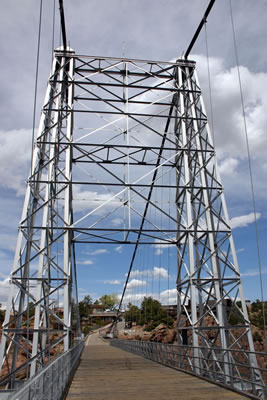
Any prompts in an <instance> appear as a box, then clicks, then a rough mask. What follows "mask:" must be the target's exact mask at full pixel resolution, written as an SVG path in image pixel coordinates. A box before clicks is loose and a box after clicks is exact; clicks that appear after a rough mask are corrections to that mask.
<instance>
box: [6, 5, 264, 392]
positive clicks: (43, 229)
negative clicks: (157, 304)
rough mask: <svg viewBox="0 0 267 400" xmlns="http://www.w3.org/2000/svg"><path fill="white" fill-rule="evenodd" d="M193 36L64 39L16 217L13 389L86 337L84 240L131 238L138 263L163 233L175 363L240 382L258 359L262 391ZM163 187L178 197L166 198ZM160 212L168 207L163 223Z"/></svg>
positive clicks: (10, 351) (10, 323) (9, 353)
mask: <svg viewBox="0 0 267 400" xmlns="http://www.w3.org/2000/svg"><path fill="white" fill-rule="evenodd" d="M211 3H213V2H211ZM206 14H207V13H206ZM206 17H207V15H205V16H204V18H203V21H202V22H203V23H204V20H206ZM200 29H201V28H200ZM196 37H197V36H196ZM196 37H195V38H194V40H193V42H192V43H191V46H190V48H189V50H188V52H187V53H186V54H185V57H184V58H181V59H178V60H177V61H176V62H159V61H147V60H146V61H144V60H134V59H127V58H124V59H121V58H105V57H91V56H79V55H77V54H76V53H75V52H74V51H73V50H72V49H70V48H69V47H67V45H66V35H65V40H64V35H63V46H62V48H59V49H57V50H56V51H55V52H54V60H53V65H52V70H51V74H50V76H49V80H48V85H47V91H46V95H45V100H44V104H43V108H42V114H41V119H40V124H39V129H38V134H37V139H36V142H35V146H34V151H33V156H32V165H31V173H30V176H29V178H28V183H27V189H26V195H25V202H24V207H23V211H22V217H21V220H20V223H19V232H18V240H17V247H16V252H15V258H14V264H13V268H12V271H11V277H10V291H9V299H8V305H7V311H6V316H5V321H4V323H3V331H2V332H3V333H2V340H1V348H0V362H1V366H2V370H3V371H4V370H5V371H6V375H5V376H4V375H3V377H2V381H1V384H2V385H3V384H7V385H8V387H9V388H16V385H18V384H19V379H21V377H22V379H24V380H25V379H28V378H30V377H32V376H34V375H35V374H36V372H37V371H39V370H40V369H42V368H43V367H44V366H45V365H46V364H47V363H48V362H49V360H50V359H51V357H52V353H53V351H58V349H60V351H67V350H68V349H70V348H71V346H72V345H73V343H74V341H75V338H76V336H79V335H80V330H79V315H78V309H77V279H76V261H75V259H76V257H75V245H76V244H77V243H79V244H81V243H87V244H88V243H89V244H105V245H109V244H113V245H114V244H116V245H127V244H131V245H133V246H134V252H133V256H132V262H131V265H130V268H131V266H132V264H133V260H134V258H135V255H136V253H137V251H138V247H140V246H153V245H154V244H155V240H156V241H157V243H158V244H161V245H162V246H164V245H168V246H172V248H173V249H174V250H175V258H174V262H175V263H176V266H177V280H176V287H177V303H178V304H177V309H178V321H177V329H178V345H179V349H180V350H179V352H180V353H179V356H180V357H178V364H179V365H180V366H181V367H182V364H183V361H182V360H183V359H184V358H187V359H188V360H190V365H191V366H192V371H193V372H195V373H197V374H198V375H206V376H207V377H208V378H210V379H216V380H219V381H221V382H224V383H227V384H230V385H234V384H238V382H239V378H240V374H241V373H242V372H241V370H242V368H248V369H249V374H250V375H251V377H252V381H253V382H254V388H252V390H253V392H254V393H257V383H258V382H260V381H261V376H260V373H259V370H258V365H257V360H256V357H255V355H254V347H253V339H252V334H251V329H250V322H249V318H248V313H247V308H246V304H245V298H244V294H243V290H242V284H241V278H240V272H239V268H238V261H237V257H236V251H235V247H234V242H233V237H232V230H231V226H230V222H229V217H228V213H227V207H226V203H225V198H224V192H223V186H222V183H221V180H220V176H219V172H218V167H217V163H216V154H215V148H214V144H213V140H212V134H211V131H210V128H209V124H208V120H207V114H206V111H205V106H204V102H203V98H202V92H201V87H200V84H199V81H198V77H197V73H196V64H195V62H194V61H192V60H189V59H188V56H189V53H190V50H191V48H192V46H193V44H194V41H195V40H196ZM78 127H79V129H78ZM81 187H86V188H89V189H90V193H92V192H97V193H98V200H97V202H92V201H91V203H90V201H88V204H89V203H90V204H89V205H88V207H87V208H85V207H80V206H79V205H78V206H77V204H78V203H75V201H74V199H75V196H76V195H77V193H80V192H81ZM159 192H161V193H163V194H161V195H162V196H163V197H164V196H165V195H166V196H168V198H169V199H170V200H169V201H168V204H167V205H165V206H164V205H159V204H158V202H157V201H156V197H157V193H159ZM83 193H86V192H83ZM75 207H76V208H75ZM150 210H153V212H154V211H155V213H157V215H158V216H161V221H162V224H161V226H160V228H159V226H158V225H157V223H156V222H153V221H152V220H151V212H150ZM114 216H115V217H116V218H117V219H118V221H121V222H119V224H118V226H116V227H114V226H112V225H111V223H110V221H111V218H112V217H114ZM126 283H127V282H126ZM125 287H126V286H125ZM61 309H63V311H60V310H61ZM233 317H235V320H236V321H238V322H236V324H235V325H233V323H232V322H231V319H232V318H233ZM244 347H245V348H246V349H248V350H249V351H250V352H248V353H246V354H248V355H244V354H243V352H242V349H243V348H244ZM188 349H190V351H189V350H188ZM21 354H23V361H22V362H21V361H20V362H18V358H19V355H21ZM53 354H54V353H53ZM202 371H205V372H204V373H203V372H202ZM218 377H219V378H218Z"/></svg>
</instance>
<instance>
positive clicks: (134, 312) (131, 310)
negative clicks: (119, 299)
mask: <svg viewBox="0 0 267 400" xmlns="http://www.w3.org/2000/svg"><path fill="white" fill-rule="evenodd" d="M124 318H125V322H126V323H128V324H130V326H131V325H132V323H133V322H136V323H137V324H140V321H141V312H140V309H139V308H138V307H137V306H135V305H133V304H132V303H129V304H128V306H127V311H126V312H125V314H124Z"/></svg>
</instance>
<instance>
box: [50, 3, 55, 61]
mask: <svg viewBox="0 0 267 400" xmlns="http://www.w3.org/2000/svg"><path fill="white" fill-rule="evenodd" d="M55 19H56V0H54V3H53V19H52V20H53V23H52V43H51V47H52V49H51V54H52V62H53V53H54V49H55Z"/></svg>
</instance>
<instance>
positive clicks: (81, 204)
mask: <svg viewBox="0 0 267 400" xmlns="http://www.w3.org/2000/svg"><path fill="white" fill-rule="evenodd" d="M113 197H114V195H113V194H112V193H99V192H93V191H90V190H82V189H81V187H80V186H78V185H74V186H73V209H74V211H75V212H80V211H93V214H95V215H102V214H105V213H106V211H107V209H109V210H110V209H111V208H115V207H118V206H120V205H121V202H120V200H119V199H118V198H116V197H115V198H113Z"/></svg>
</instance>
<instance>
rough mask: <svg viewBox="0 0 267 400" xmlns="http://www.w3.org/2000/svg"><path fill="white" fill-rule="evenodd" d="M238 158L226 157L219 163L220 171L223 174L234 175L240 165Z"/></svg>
mask: <svg viewBox="0 0 267 400" xmlns="http://www.w3.org/2000/svg"><path fill="white" fill-rule="evenodd" d="M238 163H239V162H238V160H237V159H236V158H231V157H230V158H226V159H224V160H223V161H222V162H221V163H220V164H219V171H220V173H221V174H222V175H232V174H233V173H234V172H235V171H236V168H237V166H238Z"/></svg>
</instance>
